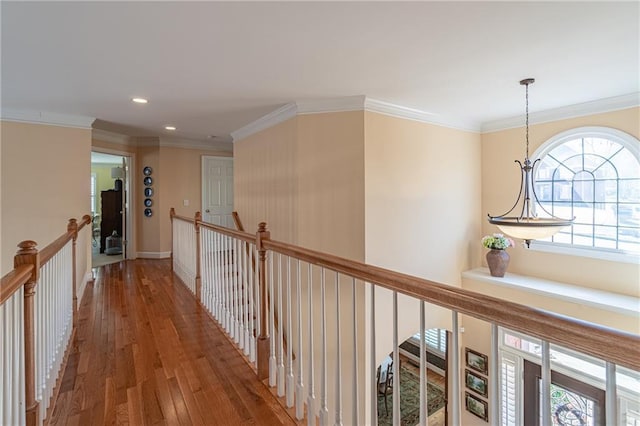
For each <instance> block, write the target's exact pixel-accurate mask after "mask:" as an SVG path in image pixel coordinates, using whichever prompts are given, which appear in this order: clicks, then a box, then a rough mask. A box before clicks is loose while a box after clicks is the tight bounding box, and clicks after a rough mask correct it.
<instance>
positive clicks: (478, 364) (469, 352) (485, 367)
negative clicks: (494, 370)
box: [464, 348, 489, 374]
mask: <svg viewBox="0 0 640 426" xmlns="http://www.w3.org/2000/svg"><path fill="white" fill-rule="evenodd" d="M464 358H465V363H466V365H467V367H469V368H471V369H473V370H476V371H478V372H480V373H482V374H487V373H488V372H489V358H487V356H486V355H484V354H481V353H480V352H476V351H474V350H473V349H469V348H465V350H464Z"/></svg>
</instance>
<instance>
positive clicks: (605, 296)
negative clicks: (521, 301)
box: [462, 268, 640, 318]
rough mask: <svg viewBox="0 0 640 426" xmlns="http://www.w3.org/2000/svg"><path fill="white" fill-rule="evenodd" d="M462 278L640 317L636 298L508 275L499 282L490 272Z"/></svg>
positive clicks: (471, 273) (470, 273) (482, 270)
mask: <svg viewBox="0 0 640 426" xmlns="http://www.w3.org/2000/svg"><path fill="white" fill-rule="evenodd" d="M462 278H466V279H470V280H475V281H481V282H486V283H490V284H495V285H499V286H502V287H507V288H512V289H518V290H522V291H526V292H529V293H535V294H540V295H542V296H548V297H553V298H555V299H560V300H564V301H567V302H573V303H579V304H581V305H585V306H591V307H594V308H598V309H602V310H606V311H611V312H615V313H617V314H622V315H629V316H633V317H635V318H637V317H638V315H639V314H640V299H639V298H637V297H633V296H626V295H623V294H617V293H610V292H607V291H602V290H595V289H592V288H587V287H581V286H577V285H573V284H565V283H560V282H556V281H549V280H543V279H540V278H534V277H528V276H524V275H516V274H511V273H506V274H505V276H504V277H503V278H497V277H492V276H491V275H490V274H489V269H488V268H476V269H471V270H469V271H465V272H463V273H462Z"/></svg>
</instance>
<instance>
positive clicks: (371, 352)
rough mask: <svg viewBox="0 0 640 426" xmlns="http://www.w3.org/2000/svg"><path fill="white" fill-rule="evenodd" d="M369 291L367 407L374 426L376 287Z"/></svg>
mask: <svg viewBox="0 0 640 426" xmlns="http://www.w3.org/2000/svg"><path fill="white" fill-rule="evenodd" d="M369 288H370V291H371V316H370V318H369V324H371V331H370V333H371V336H370V337H371V339H370V340H371V345H370V346H369V357H370V358H371V362H370V363H369V365H370V370H369V375H370V379H371V383H372V384H373V386H370V387H369V392H370V401H369V405H370V408H371V412H370V413H369V415H370V416H371V424H372V425H373V426H376V425H377V424H378V381H377V378H378V374H377V370H378V366H377V365H376V286H375V285H374V284H373V283H371V284H369Z"/></svg>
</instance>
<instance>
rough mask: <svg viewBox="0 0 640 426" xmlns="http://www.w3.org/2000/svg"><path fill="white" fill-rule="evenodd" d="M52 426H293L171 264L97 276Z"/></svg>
mask: <svg viewBox="0 0 640 426" xmlns="http://www.w3.org/2000/svg"><path fill="white" fill-rule="evenodd" d="M73 344H74V347H73V348H72V350H71V354H70V356H69V361H68V363H67V366H66V369H65V371H64V372H63V376H62V382H61V383H62V384H61V387H60V392H59V395H58V399H57V401H56V402H55V405H54V408H53V411H52V414H51V419H50V424H52V425H113V424H117V425H128V424H130V425H192V424H193V425H205V424H206V425H218V424H219V425H245V424H259V425H280V424H286V425H289V424H295V422H294V421H293V420H292V419H291V417H289V415H288V414H287V412H286V411H285V410H284V409H283V408H282V407H281V405H280V404H279V403H278V401H277V400H276V398H275V397H274V396H273V395H272V394H271V392H270V391H269V390H268V388H267V387H266V386H265V385H264V384H263V383H262V382H260V381H258V380H257V378H256V375H255V373H254V372H253V371H252V370H251V368H250V367H249V366H248V365H247V363H246V361H245V360H244V359H243V358H242V356H241V355H240V354H239V353H238V351H237V350H236V349H235V348H234V347H233V346H232V344H231V343H230V342H229V341H228V340H227V338H226V337H225V336H224V334H223V332H222V331H221V330H220V328H218V326H217V325H216V323H215V322H214V321H213V320H211V319H210V317H209V316H208V315H207V313H206V312H205V311H204V309H202V307H201V306H200V305H199V304H198V303H197V302H196V300H195V299H194V297H193V296H192V295H191V293H189V291H188V290H187V289H186V287H184V285H183V284H182V283H180V281H179V280H178V279H177V278H175V279H174V278H173V277H172V274H171V271H170V263H169V261H168V260H136V261H128V262H121V263H117V264H111V265H106V266H103V267H100V268H98V269H97V277H96V280H95V283H94V284H93V285H89V286H88V287H87V290H86V293H85V295H84V298H83V299H82V303H81V306H80V309H79V320H78V328H77V332H76V338H75V341H74V343H73Z"/></svg>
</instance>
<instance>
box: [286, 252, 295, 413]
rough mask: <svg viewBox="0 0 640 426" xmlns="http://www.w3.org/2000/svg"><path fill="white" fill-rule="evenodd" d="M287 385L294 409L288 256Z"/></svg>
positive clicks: (288, 403) (287, 391)
mask: <svg viewBox="0 0 640 426" xmlns="http://www.w3.org/2000/svg"><path fill="white" fill-rule="evenodd" d="M285 332H286V333H287V385H286V386H285V393H286V404H287V407H293V391H294V387H293V386H294V381H293V339H292V338H291V336H292V333H291V257H290V256H287V329H286V330H285Z"/></svg>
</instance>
